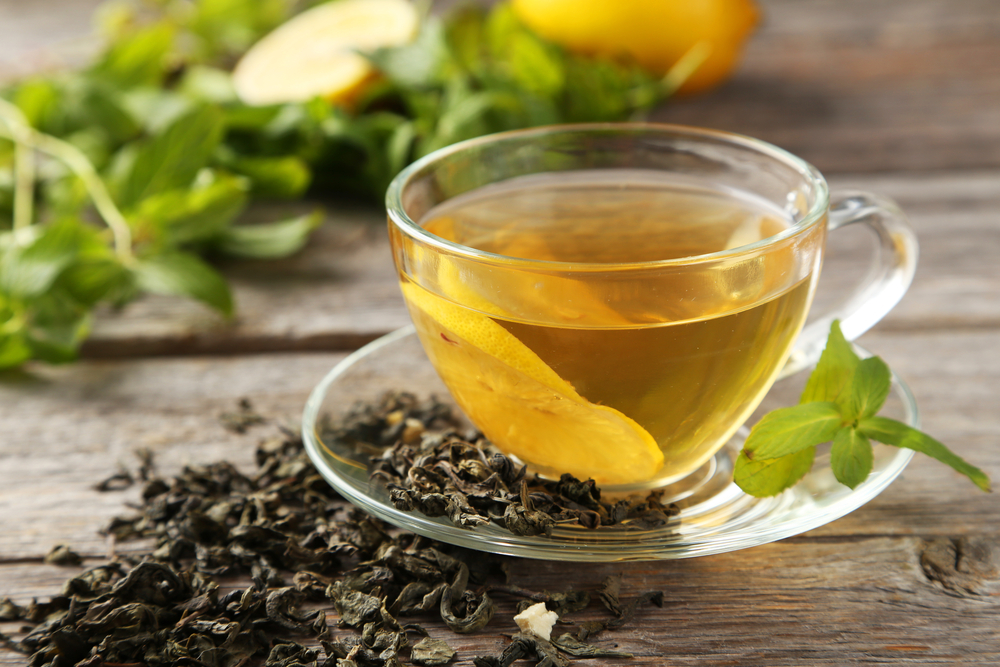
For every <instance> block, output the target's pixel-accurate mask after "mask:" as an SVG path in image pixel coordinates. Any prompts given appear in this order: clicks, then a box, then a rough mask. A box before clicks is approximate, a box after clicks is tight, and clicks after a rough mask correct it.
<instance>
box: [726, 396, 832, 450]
mask: <svg viewBox="0 0 1000 667" xmlns="http://www.w3.org/2000/svg"><path fill="white" fill-rule="evenodd" d="M843 421H844V418H843V417H842V416H841V414H840V410H838V409H837V406H836V405H835V404H833V403H826V402H824V403H805V404H802V405H793V406H792V407H789V408H779V409H777V410H773V411H771V412H769V413H767V414H766V415H764V417H763V419H761V420H760V421H759V422H757V424H756V425H755V426H754V427H753V429H752V430H751V431H750V436H749V437H748V438H747V441H746V444H745V445H744V446H743V451H744V452H745V453H746V455H747V458H749V459H751V460H753V461H766V460H769V459H777V458H780V457H782V456H786V455H788V454H794V453H795V452H797V451H799V450H802V449H805V448H806V447H812V446H814V445H818V444H820V443H823V442H827V441H828V440H830V439H831V438H833V436H834V435H835V434H836V433H837V431H838V430H839V429H840V428H841V427H842V426H843Z"/></svg>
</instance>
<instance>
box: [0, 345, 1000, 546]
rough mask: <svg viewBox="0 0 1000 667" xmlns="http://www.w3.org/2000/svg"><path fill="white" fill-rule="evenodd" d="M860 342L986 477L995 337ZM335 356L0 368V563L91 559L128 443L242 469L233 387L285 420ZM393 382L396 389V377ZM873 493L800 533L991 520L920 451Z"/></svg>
mask: <svg viewBox="0 0 1000 667" xmlns="http://www.w3.org/2000/svg"><path fill="white" fill-rule="evenodd" d="M865 343H866V344H867V345H868V346H869V347H870V348H871V349H872V350H873V351H874V352H876V353H878V354H880V355H882V356H883V357H884V358H885V359H886V360H887V361H888V363H889V364H890V365H891V366H893V367H894V368H895V369H896V370H897V372H899V373H900V374H901V375H902V376H903V377H904V378H906V380H907V381H908V382H909V383H910V384H911V386H912V388H913V390H914V392H915V393H916V396H917V400H918V403H919V404H920V405H921V407H922V410H923V413H924V428H925V429H926V430H928V431H929V432H930V433H932V434H933V435H935V436H936V437H938V438H940V439H941V440H943V441H945V442H946V443H948V444H949V445H950V446H951V447H953V448H954V449H955V450H956V451H958V452H959V453H960V454H961V455H963V456H965V457H967V458H969V459H970V460H971V461H973V462H974V463H975V464H976V465H979V466H980V467H982V468H984V469H985V470H986V471H987V472H988V473H990V474H992V475H993V477H994V478H995V479H1000V450H998V449H997V448H996V446H995V445H996V440H997V436H998V435H1000V415H998V414H997V412H996V410H995V406H996V398H995V397H996V392H997V390H998V389H1000V356H998V355H997V354H996V349H997V348H998V347H1000V333H998V332H996V331H969V332H955V333H941V332H932V333H928V334H919V335H918V334H912V333H911V334H894V333H884V334H879V335H871V336H868V337H866V339H865ZM340 358H342V356H341V355H336V354H287V355H260V356H254V357H232V358H211V357H204V358H178V359H145V360H133V361H86V362H80V363H79V364H77V365H75V366H71V367H62V368H44V367H40V368H38V369H36V373H35V375H34V376H27V375H13V374H8V375H6V376H5V377H4V380H3V382H2V384H0V404H2V405H3V406H4V413H3V417H2V421H0V429H2V433H3V436H2V437H3V454H2V459H0V522H2V525H3V530H0V560H18V559H25V558H28V559H31V558H34V559H38V558H41V557H42V556H43V555H44V554H45V553H46V552H47V551H48V550H49V549H50V548H51V547H52V546H53V545H54V544H56V543H59V542H63V541H66V542H69V543H71V544H73V545H75V546H76V547H77V548H78V549H79V550H80V553H82V554H85V555H89V556H97V555H101V554H103V553H105V550H106V545H105V543H104V541H103V539H102V538H101V537H100V536H98V535H97V534H96V531H97V530H98V529H99V528H100V527H101V526H102V525H104V524H105V523H106V522H107V521H108V520H109V519H110V518H111V517H112V516H114V515H115V514H117V513H120V512H121V511H122V502H123V498H124V499H128V498H130V497H131V496H130V495H129V494H128V493H127V492H126V493H125V494H124V495H122V494H119V493H104V494H102V493H98V492H96V491H94V490H93V489H92V488H91V485H92V484H94V483H95V482H96V481H98V480H100V479H103V478H104V477H106V476H107V475H109V474H110V473H112V472H114V471H115V469H116V468H117V465H118V463H119V462H123V463H126V464H129V465H132V464H134V459H133V455H132V452H133V450H134V449H135V448H136V447H147V448H150V449H152V450H153V451H154V452H156V454H157V456H158V458H159V459H160V460H161V462H162V464H163V466H164V468H165V470H166V471H168V472H169V471H170V470H176V469H177V467H178V466H180V465H182V464H183V463H185V462H194V463H208V462H212V461H216V460H218V459H222V458H226V459H230V460H232V461H234V462H235V463H236V464H237V465H241V466H244V467H246V468H247V469H249V468H250V467H251V465H252V458H251V457H252V454H253V449H254V446H255V444H256V442H257V441H258V440H259V439H260V438H262V437H265V436H266V435H267V434H268V433H269V431H268V429H267V428H264V427H262V428H261V429H260V430H253V431H251V432H250V433H248V434H246V435H243V436H239V435H236V434H232V433H229V432H227V431H225V430H223V428H222V426H221V425H220V423H219V421H218V416H219V414H220V413H221V412H223V411H226V410H231V409H233V406H234V405H235V403H236V401H237V400H238V399H239V398H240V397H242V396H248V397H250V398H251V399H253V401H254V404H255V405H256V406H257V407H258V409H259V410H260V411H261V412H262V413H264V414H266V415H270V416H274V417H277V418H284V419H287V420H289V421H290V422H292V423H293V424H294V423H295V422H296V421H297V420H298V418H299V415H300V414H301V410H302V406H303V405H304V403H305V399H306V396H307V395H308V393H309V391H310V390H311V389H312V387H313V386H314V385H315V384H316V382H318V381H319V379H320V378H321V377H322V376H323V374H324V373H325V372H326V371H327V370H328V369H329V368H330V367H331V366H332V365H333V364H334V363H335V362H336V361H337V360H339V359H340ZM400 386H401V387H402V388H407V385H406V383H405V378H401V383H400ZM911 465H912V467H911V468H910V469H908V470H907V471H906V473H905V474H904V476H903V479H901V480H899V481H897V482H896V483H895V484H893V485H892V486H891V487H890V489H889V490H887V491H886V492H885V493H883V494H882V495H881V496H880V497H879V498H877V499H876V500H874V501H873V502H871V503H869V504H868V505H867V506H865V507H864V508H862V509H860V510H858V511H856V512H855V513H853V514H851V515H849V516H848V517H845V518H844V519H841V520H840V521H836V522H834V523H832V524H830V525H828V526H825V527H823V528H821V529H819V530H817V531H814V533H811V534H810V535H815V536H817V537H819V538H822V539H826V538H828V537H835V536H839V537H846V536H852V535H919V536H927V537H938V536H960V535H971V534H976V533H978V532H981V531H983V530H985V529H986V527H987V526H996V525H1000V505H998V504H997V503H996V502H995V499H993V498H992V497H991V496H988V495H986V494H983V493H980V492H979V491H977V490H976V489H975V488H974V487H973V486H972V485H971V484H970V483H968V482H967V481H965V480H964V478H961V477H960V476H959V475H958V474H957V473H954V472H952V471H951V470H950V469H948V468H946V467H944V466H942V465H940V464H937V463H934V462H931V461H928V460H921V459H920V457H918V459H917V460H916V461H914V463H913V464H911Z"/></svg>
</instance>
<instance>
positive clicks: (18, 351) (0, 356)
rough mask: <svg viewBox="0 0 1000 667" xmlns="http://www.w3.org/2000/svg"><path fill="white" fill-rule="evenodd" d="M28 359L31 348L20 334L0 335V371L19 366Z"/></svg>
mask: <svg viewBox="0 0 1000 667" xmlns="http://www.w3.org/2000/svg"><path fill="white" fill-rule="evenodd" d="M0 321H2V320H0ZM30 358H31V347H30V346H29V345H28V343H27V341H25V339H24V334H23V333H22V332H17V333H12V334H2V333H0V369H3V368H14V367H15V366H20V365H21V364H23V363H24V362H25V361H27V360H28V359H30Z"/></svg>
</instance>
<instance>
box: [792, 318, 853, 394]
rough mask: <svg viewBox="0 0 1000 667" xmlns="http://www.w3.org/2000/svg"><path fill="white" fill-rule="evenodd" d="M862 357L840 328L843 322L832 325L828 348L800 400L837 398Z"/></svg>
mask: <svg viewBox="0 0 1000 667" xmlns="http://www.w3.org/2000/svg"><path fill="white" fill-rule="evenodd" d="M859 362H860V358H859V357H858V355H857V354H855V352H854V349H853V348H852V347H851V344H850V343H849V342H848V341H847V339H846V338H844V333H843V332H842V331H841V330H840V322H838V321H837V320H834V321H833V323H831V325H830V335H829V337H828V338H827V340H826V348H825V349H824V350H823V354H822V355H821V356H820V358H819V362H818V363H817V364H816V368H815V370H813V372H812V375H810V376H809V380H808V382H806V388H805V389H804V390H803V391H802V397H801V398H800V399H799V403H811V402H813V401H836V400H837V399H838V398H840V395H841V393H842V392H843V391H844V389H845V388H846V387H847V385H848V383H849V382H850V380H851V376H852V375H853V374H854V369H855V368H857V366H858V363H859Z"/></svg>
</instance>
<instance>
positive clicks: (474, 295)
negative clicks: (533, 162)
mask: <svg viewBox="0 0 1000 667" xmlns="http://www.w3.org/2000/svg"><path fill="white" fill-rule="evenodd" d="M421 224H422V225H423V226H424V227H425V228H426V229H427V230H428V231H430V232H432V233H433V234H435V235H437V236H440V237H442V238H444V239H447V240H449V241H454V242H456V243H459V244H461V245H463V246H468V247H471V248H475V249H478V250H481V251H485V252H488V253H494V254H496V255H502V256H504V257H506V258H522V259H529V260H543V262H544V263H542V262H538V263H535V264H531V263H527V264H526V263H523V262H521V263H519V262H517V261H516V260H514V261H512V262H508V264H510V265H511V270H509V271H507V270H504V269H505V267H504V264H503V262H505V261H506V260H499V261H500V266H499V268H496V269H494V270H491V271H482V272H472V271H468V270H465V269H464V268H463V267H461V266H458V265H457V264H453V263H452V262H450V261H449V260H448V258H446V257H445V258H437V260H436V261H435V262H434V263H433V265H429V266H433V270H431V269H427V270H426V271H425V272H426V273H427V274H428V275H426V276H423V277H426V278H428V280H427V281H426V282H424V284H425V285H426V284H432V285H436V286H437V287H436V289H435V290H434V291H435V292H436V293H437V295H438V297H443V298H444V299H445V300H446V301H448V302H449V304H450V305H449V306H448V308H457V309H462V310H461V311H458V310H455V311H451V310H448V311H444V310H440V309H438V310H437V311H436V312H437V314H434V313H430V314H429V311H431V310H434V308H430V307H428V306H426V305H425V304H426V303H427V301H426V299H427V298H430V297H423V296H420V294H421V293H422V292H423V291H424V289H423V288H418V287H416V286H415V285H411V286H410V287H404V293H405V294H406V295H407V300H408V302H409V305H410V310H411V313H412V314H413V316H414V321H415V323H416V326H417V329H418V333H419V334H420V336H421V339H422V342H423V344H424V347H425V349H427V350H428V354H429V355H430V357H431V359H432V361H433V362H434V363H435V366H436V368H437V369H438V371H439V373H440V374H441V375H442V377H443V379H444V381H445V383H446V384H447V385H448V386H449V388H450V389H452V392H453V394H455V398H456V400H457V401H458V403H459V405H460V406H461V407H462V408H463V409H464V410H465V411H466V412H467V413H468V414H469V416H470V418H471V419H472V420H473V421H474V422H476V423H477V425H478V426H479V427H480V428H481V429H483V431H484V433H485V435H486V436H487V437H489V438H490V439H491V440H493V441H494V443H495V444H496V445H497V446H499V447H500V448H501V449H503V450H505V451H507V452H508V453H511V454H513V455H515V456H517V457H519V458H521V459H522V460H524V461H525V462H527V463H529V464H532V465H533V466H534V467H535V468H536V469H538V470H539V471H540V472H543V473H547V474H558V473H561V472H571V473H573V474H575V475H577V476H589V477H594V478H595V479H597V480H598V481H599V482H603V483H605V484H607V483H610V484H624V485H629V484H635V483H645V482H650V481H656V482H665V481H669V480H671V479H676V478H679V477H681V476H684V475H686V474H688V473H690V472H691V471H693V470H694V469H696V468H697V467H699V466H700V465H701V464H703V463H704V462H705V461H706V460H707V459H708V458H709V457H710V456H711V455H712V454H713V453H714V452H715V451H716V450H717V449H718V447H719V446H720V445H721V444H722V443H723V442H725V441H726V440H727V439H728V438H730V437H731V436H732V434H733V433H734V432H735V430H736V429H737V428H738V427H739V426H740V425H741V424H742V423H743V422H744V421H745V420H746V419H747V417H748V416H749V415H750V413H751V412H752V411H753V410H754V408H755V407H756V406H757V405H758V403H759V402H760V400H761V399H762V398H763V395H764V394H765V393H766V391H767V390H768V388H769V387H770V385H771V383H772V382H773V379H774V377H775V376H776V374H777V373H778V371H779V369H780V368H781V365H782V364H783V362H784V360H785V358H786V356H787V354H788V352H789V350H790V347H791V345H792V343H793V341H794V339H795V337H796V335H797V334H798V332H799V330H800V328H801V326H802V324H803V321H804V318H805V315H806V312H807V310H808V306H809V303H810V301H811V297H812V291H813V285H814V282H815V281H814V280H813V278H814V274H815V272H816V271H817V270H818V266H799V264H800V262H801V261H802V260H801V259H800V256H801V255H802V254H803V253H800V252H798V248H797V246H796V245H795V244H793V243H791V242H789V243H788V244H781V243H776V244H769V245H768V246H767V248H766V249H762V250H756V251H755V250H753V249H749V250H747V251H745V252H740V253H735V254H733V255H732V257H731V259H729V258H721V259H719V260H718V261H710V260H711V258H707V259H706V261H705V262H703V264H704V268H703V269H702V268H700V266H699V264H698V263H697V262H694V263H693V264H694V265H695V266H694V267H692V266H691V264H692V263H691V262H689V261H685V265H684V266H682V267H678V266H675V265H674V264H672V263H671V262H669V261H666V262H665V261H663V260H674V259H678V258H691V257H694V256H702V255H708V254H710V253H716V252H719V251H723V250H727V249H732V248H736V247H742V246H745V245H747V244H751V243H754V242H756V241H759V240H761V239H764V238H768V237H773V236H774V235H777V234H781V232H783V231H784V230H786V229H787V228H788V227H789V225H790V221H789V219H788V218H787V217H786V216H785V215H784V214H783V212H782V211H780V210H778V209H776V208H774V207H770V206H768V205H765V204H764V203H763V202H761V201H759V200H756V199H751V198H750V197H748V196H744V195H742V194H740V193H734V192H728V191H723V190H707V189H704V188H697V189H696V188H694V187H691V186H689V185H687V184H685V183H683V182H677V181H669V180H666V179H663V178H654V177H652V176H649V175H648V172H636V173H633V172H628V171H624V172H596V173H595V172H570V173H568V174H566V175H545V176H535V177H527V178H520V179H516V180H514V181H509V182H506V183H502V184H499V185H496V186H490V187H487V188H482V189H480V190H476V191H474V192H472V193H469V194H467V195H463V196H461V197H458V198H455V199H453V200H450V201H448V202H446V203H445V204H444V205H441V206H439V207H437V208H435V209H433V210H431V211H430V212H429V213H428V215H427V216H425V218H424V219H423V220H422V221H421ZM814 236H816V238H813V239H811V240H810V241H809V242H810V243H815V242H822V236H821V235H820V234H817V235H814ZM772 246H774V247H772ZM639 263H644V264H642V265H641V266H640V265H638V264H639ZM657 263H659V264H657ZM675 264H676V263H675ZM594 265H600V266H597V267H595V266H594ZM429 274H434V275H429ZM406 282H407V279H406V278H405V277H404V284H405V283H406ZM422 282H423V281H422ZM417 289H420V292H417V291H415V290H417ZM442 308H444V306H442ZM466 311H467V315H461V314H458V313H460V312H466ZM441 313H444V314H441ZM484 317H488V318H489V319H490V320H492V322H494V323H496V324H497V325H499V326H500V327H502V328H503V329H504V330H505V331H507V332H509V334H511V335H512V336H513V337H514V338H515V339H516V340H517V341H520V343H522V344H523V345H524V346H526V347H527V348H529V349H530V350H531V352H533V353H534V354H535V355H537V357H538V358H540V359H541V361H542V362H544V365H545V366H547V367H548V368H549V369H551V371H552V372H554V374H555V375H556V376H558V378H561V380H563V381H565V383H568V385H570V386H571V388H572V389H569V390H561V389H560V387H561V386H562V385H560V384H559V383H558V378H557V379H553V380H545V379H544V377H542V379H541V380H540V382H542V384H545V385H547V386H549V387H554V388H555V390H556V391H557V392H558V391H562V393H563V394H567V395H572V391H573V390H575V392H576V393H577V394H579V396H581V397H583V399H585V401H586V402H589V403H590V404H593V405H594V406H607V407H608V408H612V409H613V410H614V411H617V412H618V413H620V414H621V415H624V416H625V417H626V418H627V419H630V420H633V421H634V422H635V423H636V424H638V425H639V426H640V427H641V429H643V430H645V432H647V433H648V434H649V435H650V436H651V437H652V438H653V440H655V442H656V446H658V447H659V449H660V451H661V452H662V454H663V458H662V466H661V467H659V469H657V470H648V471H646V472H644V473H642V474H641V476H642V477H644V479H635V478H634V475H635V474H636V473H635V472H630V473H628V475H626V474H625V473H624V472H622V473H621V474H618V473H617V472H616V471H615V470H614V467H615V458H614V456H615V451H616V447H618V446H619V445H618V443H616V442H614V441H608V442H602V443H597V444H594V443H590V444H589V446H588V447H581V446H580V439H581V438H583V439H586V438H587V437H588V436H587V435H586V434H584V435H582V436H580V435H579V434H575V435H573V439H574V440H575V441H574V442H563V443H556V444H555V445H553V444H551V443H549V444H546V445H541V444H539V443H533V442H532V438H535V439H543V438H552V437H553V436H554V435H555V433H554V432H547V431H546V429H543V428H541V427H536V428H537V429H538V431H539V432H537V433H531V432H525V431H528V430H530V429H528V428H527V426H524V427H519V428H515V427H511V426H509V425H502V424H500V423H495V422H499V421H501V418H500V416H499V415H513V414H514V413H515V412H516V411H517V410H516V408H517V407H518V406H519V405H520V406H522V407H525V408H530V405H528V402H529V401H530V400H531V396H532V393H531V392H528V391H526V392H525V396H523V397H522V396H519V395H518V394H517V392H518V390H517V389H516V388H514V389H511V387H517V386H519V380H518V378H517V377H516V376H512V377H513V379H510V380H505V383H504V384H503V387H504V388H505V389H504V393H508V394H509V393H511V392H513V394H514V395H513V397H512V396H504V397H497V396H496V394H497V393H498V392H497V391H496V386H495V381H493V380H490V381H488V382H486V384H485V390H483V386H484V385H483V383H482V382H481V383H480V386H479V390H477V391H465V390H463V389H462V387H463V386H464V385H469V384H470V383H472V382H473V380H474V379H475V378H477V377H481V376H482V375H483V374H484V373H486V372H487V371H485V370H484V368H485V367H484V365H483V364H484V363H487V362H484V361H483V359H484V358H487V357H483V355H480V354H479V352H480V351H484V350H485V351H486V352H487V353H488V355H492V356H491V357H489V358H488V363H489V365H490V370H489V372H490V373H493V374H495V373H496V372H497V370H496V366H495V364H493V361H492V360H493V359H494V358H495V359H499V361H501V362H505V357H504V355H505V354H514V355H515V356H516V354H520V353H506V352H505V353H499V352H493V351H492V350H491V349H490V348H487V347H484V345H487V344H484V343H477V342H475V341H470V342H471V345H472V346H473V348H476V347H477V346H478V348H477V349H478V351H477V349H473V350H472V352H471V353H468V354H466V355H465V356H463V357H457V356H455V354H456V353H455V352H454V350H453V348H450V347H448V346H453V345H454V344H455V342H456V339H458V340H460V341H461V340H462V338H463V336H462V333H461V332H460V331H459V329H461V330H462V331H466V332H472V333H471V334H470V333H465V336H466V337H470V338H474V337H476V336H479V335H480V334H481V331H482V330H483V329H484V327H485V326H486V325H485V324H480V325H469V324H468V322H473V323H474V322H476V321H478V320H476V318H484ZM463 320H465V322H464V323H462V322H463ZM454 323H462V324H461V326H458V325H456V324H454ZM470 327H471V328H470ZM494 338H495V336H494ZM490 344H492V343H490ZM493 345H495V344H493ZM507 347H508V348H509V347H510V345H509V344H508V345H507ZM521 356H524V355H521ZM524 363H526V364H528V365H527V366H525V368H527V369H528V370H527V373H528V375H531V374H532V373H534V371H533V370H532V369H533V368H535V367H538V366H540V364H538V363H537V362H524ZM532 364H534V365H532ZM508 365H510V364H509V363H508ZM522 365H523V364H522ZM546 372H547V371H546ZM536 375H537V373H536ZM546 377H548V376H546ZM491 382H492V383H493V385H492V386H491V385H490V383H491ZM456 389H457V390H456ZM536 393H537V392H536ZM573 400H576V399H573ZM494 401H503V402H502V403H501V402H497V403H496V405H494V406H492V407H491V406H489V405H473V404H472V403H481V402H486V403H490V402H494ZM477 414H478V415H481V417H480V419H477V417H476V415H477ZM510 418H511V419H513V420H515V421H516V417H513V416H511V417H510ZM482 422H488V423H482ZM533 423H534V422H533ZM546 428H547V427H546ZM559 430H561V429H556V431H559ZM513 440H517V441H516V442H515V441H513ZM552 447H557V448H563V449H564V450H566V451H567V452H574V451H580V452H582V453H581V455H580V457H578V458H576V457H575V455H573V454H569V455H568V456H565V457H560V456H555V455H552V456H550V455H548V454H546V455H544V456H541V455H540V454H541V453H542V452H543V450H551V448H552ZM595 448H601V449H602V450H605V449H606V451H607V452H608V453H609V456H610V458H607V459H605V458H603V457H594V456H593V455H588V454H587V452H588V451H590V452H593V451H596V450H595ZM597 458H601V460H600V461H599V462H598V461H597ZM539 459H541V460H539ZM587 459H593V460H587ZM575 461H579V463H578V464H576V463H574V462H575ZM555 462H558V465H556V463H555ZM609 466H610V468H609ZM633 470H635V469H633Z"/></svg>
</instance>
